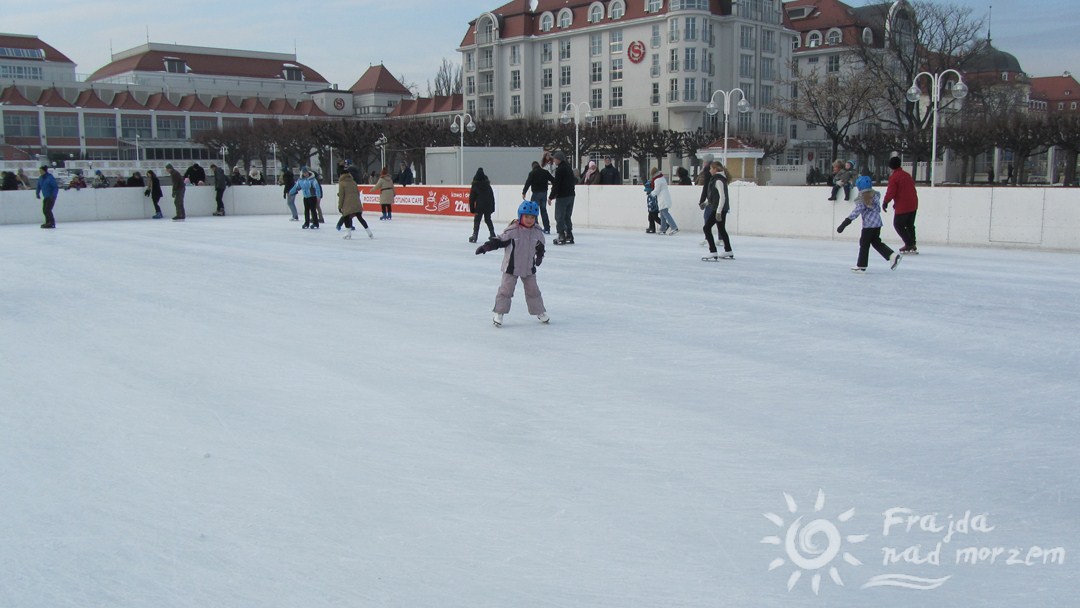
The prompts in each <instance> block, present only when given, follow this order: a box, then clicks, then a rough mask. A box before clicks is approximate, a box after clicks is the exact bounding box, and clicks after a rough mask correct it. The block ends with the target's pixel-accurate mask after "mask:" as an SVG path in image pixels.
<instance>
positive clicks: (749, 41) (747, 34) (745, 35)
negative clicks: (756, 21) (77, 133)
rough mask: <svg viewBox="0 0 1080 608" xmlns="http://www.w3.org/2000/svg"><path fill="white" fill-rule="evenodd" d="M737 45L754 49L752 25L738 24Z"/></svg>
mask: <svg viewBox="0 0 1080 608" xmlns="http://www.w3.org/2000/svg"><path fill="white" fill-rule="evenodd" d="M739 47H740V48H744V49H749V50H753V49H754V26H752V25H741V26H739Z"/></svg>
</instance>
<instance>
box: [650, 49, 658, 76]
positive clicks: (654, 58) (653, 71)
mask: <svg viewBox="0 0 1080 608" xmlns="http://www.w3.org/2000/svg"><path fill="white" fill-rule="evenodd" d="M649 75H650V76H652V77H653V78H658V77H659V76H660V53H653V55H652V68H651V69H650V70H649Z"/></svg>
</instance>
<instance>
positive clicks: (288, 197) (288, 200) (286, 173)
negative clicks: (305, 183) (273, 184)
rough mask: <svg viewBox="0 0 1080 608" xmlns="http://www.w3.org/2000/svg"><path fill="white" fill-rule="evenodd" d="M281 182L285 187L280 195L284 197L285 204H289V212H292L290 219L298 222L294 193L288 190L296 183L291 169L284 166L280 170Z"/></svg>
mask: <svg viewBox="0 0 1080 608" xmlns="http://www.w3.org/2000/svg"><path fill="white" fill-rule="evenodd" d="M281 183H282V184H284V185H285V189H284V190H283V191H282V192H283V194H282V197H283V198H284V199H285V204H286V205H288V206H289V213H291V214H292V221H294V222H299V221H300V216H299V215H297V212H296V193H295V192H290V190H292V187H293V185H294V184H296V176H294V175H293V173H292V169H290V168H288V167H285V168H284V169H282V171H281Z"/></svg>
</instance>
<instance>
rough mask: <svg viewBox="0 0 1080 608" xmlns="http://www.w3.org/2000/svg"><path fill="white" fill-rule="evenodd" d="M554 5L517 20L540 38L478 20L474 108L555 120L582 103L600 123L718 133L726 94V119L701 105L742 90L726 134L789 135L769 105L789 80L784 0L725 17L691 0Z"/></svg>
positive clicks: (497, 115)
mask: <svg viewBox="0 0 1080 608" xmlns="http://www.w3.org/2000/svg"><path fill="white" fill-rule="evenodd" d="M546 4H547V3H543V2H541V3H540V6H539V7H538V9H537V12H536V13H534V14H532V15H530V16H529V19H528V20H526V19H523V18H522V17H521V16H517V19H519V20H521V21H523V22H528V23H532V22H535V23H536V24H538V27H539V28H540V29H539V31H537V32H530V31H528V30H527V29H524V28H522V27H520V26H519V27H517V29H519V30H523V31H520V32H513V31H508V32H506V33H505V34H504V33H502V32H500V24H502V25H503V26H504V28H503V29H506V30H512V29H513V25H514V23H513V22H512V21H513V20H514V19H515V16H514V15H500V16H495V15H493V14H491V13H485V14H483V15H481V16H480V17H479V18H478V19H477V20H476V22H475V25H474V26H473V27H475V36H474V37H473V43H472V44H466V45H463V46H462V47H460V48H459V51H460V52H461V53H462V66H463V71H462V73H463V80H464V82H463V84H464V93H465V111H466V112H468V113H470V114H472V115H473V116H474V117H476V118H477V119H485V118H493V119H510V118H539V119H543V120H549V121H550V120H554V119H557V118H559V116H560V115H561V113H562V112H563V111H564V110H565V109H566V107H567V104H568V103H574V104H582V102H584V104H582V105H580V106H579V108H578V109H579V114H580V115H581V116H582V117H583V116H584V114H585V112H586V110H587V109H590V110H591V111H592V114H593V116H595V117H596V118H597V119H599V120H601V121H603V122H604V123H609V124H619V123H638V124H643V125H656V126H657V127H659V128H662V129H672V130H676V131H693V130H695V129H698V128H701V127H705V128H706V129H710V130H717V131H719V130H722V128H723V123H722V122H721V121H722V120H723V97H722V96H721V95H717V104H718V105H719V106H720V108H721V110H720V112H719V115H718V116H716V117H711V116H708V115H707V114H706V113H705V106H706V105H707V104H708V103H709V100H710V98H711V96H712V94H713V92H714V91H715V90H717V89H724V90H731V89H732V88H734V87H738V88H740V89H742V90H743V91H745V93H746V96H747V100H748V101H749V102H750V104H751V107H752V111H750V112H748V113H746V114H739V113H738V112H735V111H734V108H735V102H737V101H738V93H735V94H734V95H735V97H734V98H733V101H732V105H731V108H732V113H731V115H730V132H731V133H732V134H733V135H734V134H737V133H746V134H749V133H761V134H763V135H781V136H786V134H787V128H786V123H785V121H784V120H783V119H781V118H780V117H779V116H776V115H775V114H774V113H773V112H770V111H768V110H767V109H765V108H766V107H767V106H768V104H769V103H770V101H771V99H773V98H775V97H777V95H778V91H777V87H779V86H780V82H781V81H782V80H784V79H786V78H787V70H788V64H789V62H790V59H791V48H792V40H793V37H794V32H792V31H790V30H786V29H785V28H784V27H783V25H782V19H781V3H780V2H779V0H775V1H774V0H757V1H755V2H745V1H744V2H740V3H738V4H736V5H735V7H734V8H733V9H732V10H733V14H729V15H721V14H716V13H714V12H710V10H709V8H708V7H709V5H710V2H707V1H695V0H690V1H686V0H683V1H679V0H676V1H674V2H672V1H670V0H669V1H661V0H651V1H650V0H631V2H623V0H612V1H611V2H592V3H588V2H579V3H576V4H574V6H572V7H569V4H568V5H567V6H568V7H569V8H562V9H559V10H556V11H544V10H543V9H544V6H545V5H546ZM711 4H716V3H711ZM620 15H621V16H620ZM532 17H535V19H533V18H532ZM549 24H550V25H551V27H550V29H549V30H548V31H544V29H545V28H547V26H548V25H549ZM507 25H509V26H511V27H505V26H507ZM467 40H468V38H467ZM572 113H573V111H572V110H571V114H572Z"/></svg>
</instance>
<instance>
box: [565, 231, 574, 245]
mask: <svg viewBox="0 0 1080 608" xmlns="http://www.w3.org/2000/svg"><path fill="white" fill-rule="evenodd" d="M573 244H574V233H573V232H570V231H569V230H567V231H566V236H565V237H564V238H563V245H573Z"/></svg>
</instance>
